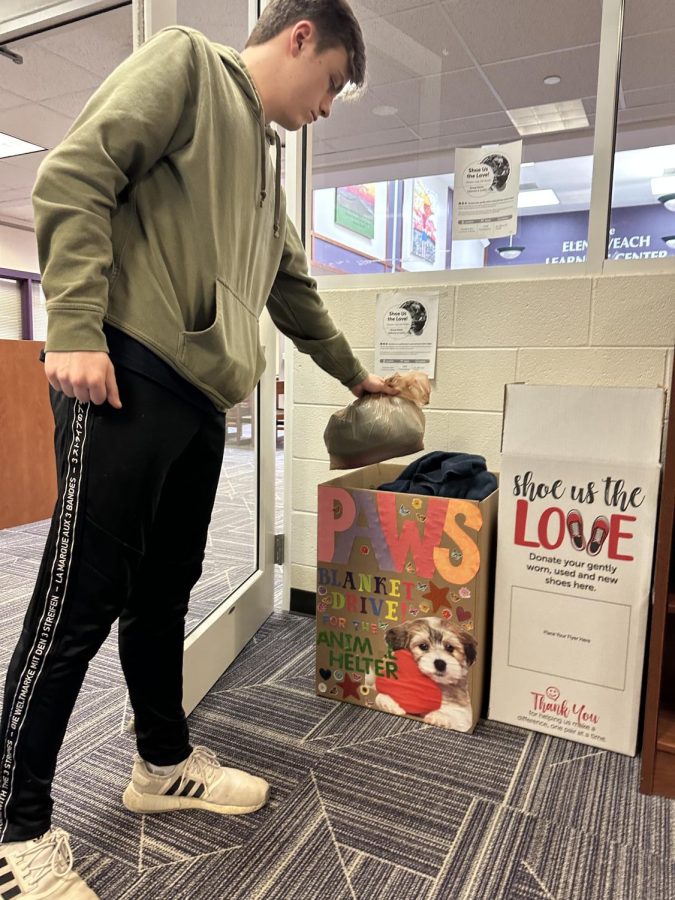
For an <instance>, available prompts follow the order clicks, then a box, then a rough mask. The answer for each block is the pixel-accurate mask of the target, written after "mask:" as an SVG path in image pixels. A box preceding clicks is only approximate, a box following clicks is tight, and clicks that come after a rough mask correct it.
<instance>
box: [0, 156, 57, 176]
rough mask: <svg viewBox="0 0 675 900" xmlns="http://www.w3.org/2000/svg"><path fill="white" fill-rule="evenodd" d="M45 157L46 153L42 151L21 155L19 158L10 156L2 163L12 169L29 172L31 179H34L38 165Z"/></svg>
mask: <svg viewBox="0 0 675 900" xmlns="http://www.w3.org/2000/svg"><path fill="white" fill-rule="evenodd" d="M46 156H47V152H46V151H43V152H42V153H22V154H21V156H11V157H9V158H8V159H6V160H5V161H4V162H5V165H8V166H11V167H12V168H16V169H22V170H24V171H26V172H31V173H32V174H33V177H35V175H36V173H37V170H38V168H39V166H40V163H41V162H42V160H43V159H44V158H45V157H46Z"/></svg>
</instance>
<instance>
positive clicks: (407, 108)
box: [372, 69, 501, 126]
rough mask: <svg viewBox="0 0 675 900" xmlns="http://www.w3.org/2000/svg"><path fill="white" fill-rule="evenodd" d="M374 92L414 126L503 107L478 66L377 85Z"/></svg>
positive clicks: (498, 109) (379, 99) (380, 101)
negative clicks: (478, 69)
mask: <svg viewBox="0 0 675 900" xmlns="http://www.w3.org/2000/svg"><path fill="white" fill-rule="evenodd" d="M372 93H373V95H374V96H375V97H376V98H377V102H378V103H382V104H391V105H392V106H395V107H397V109H398V111H399V112H398V114H399V117H400V118H401V119H402V120H403V121H404V122H405V123H406V124H407V125H412V126H416V125H419V124H422V123H429V122H437V121H441V120H444V119H453V118H462V117H464V116H471V115H480V114H483V113H490V112H498V111H500V110H501V106H500V104H499V101H498V100H497V99H496V97H495V96H494V95H493V94H492V92H491V91H490V90H489V88H488V87H487V85H486V84H485V82H484V81H483V79H482V78H481V76H480V75H479V73H478V71H477V70H476V69H464V70H463V71H461V72H452V73H449V74H447V75H437V76H434V77H432V78H416V79H414V80H412V81H404V82H402V83H401V84H397V85H394V86H381V87H374V88H373V89H372Z"/></svg>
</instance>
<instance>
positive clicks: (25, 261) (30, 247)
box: [0, 225, 40, 272]
mask: <svg viewBox="0 0 675 900" xmlns="http://www.w3.org/2000/svg"><path fill="white" fill-rule="evenodd" d="M0 269H18V270H20V271H22V272H39V271H40V268H39V264H38V252H37V242H36V240H35V233H34V232H33V231H24V230H23V229H21V228H11V227H10V226H9V225H0Z"/></svg>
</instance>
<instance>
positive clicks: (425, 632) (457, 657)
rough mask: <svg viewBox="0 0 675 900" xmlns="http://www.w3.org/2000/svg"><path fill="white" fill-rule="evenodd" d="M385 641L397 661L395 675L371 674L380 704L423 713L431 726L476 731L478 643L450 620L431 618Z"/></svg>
mask: <svg viewBox="0 0 675 900" xmlns="http://www.w3.org/2000/svg"><path fill="white" fill-rule="evenodd" d="M384 637H385V640H386V642H387V644H388V645H389V648H390V653H391V654H392V655H393V657H394V658H395V660H396V663H397V672H396V675H395V677H387V676H377V677H376V676H374V675H369V676H368V677H367V678H366V683H367V684H368V685H369V686H370V687H371V688H373V689H374V690H375V691H376V692H377V694H376V697H375V706H376V708H377V709H381V710H383V711H384V712H389V713H394V714H395V715H399V716H419V717H420V718H421V719H422V720H423V721H424V722H426V723H427V724H429V725H439V726H441V727H443V728H452V729H454V730H455V731H470V730H471V727H472V711H471V698H470V696H469V691H468V675H469V668H470V667H471V666H472V665H473V663H474V662H475V661H476V656H477V647H478V644H477V641H476V639H475V638H474V636H473V635H472V634H471V633H470V632H468V631H465V630H464V629H463V628H459V627H458V626H456V625H454V624H453V623H451V622H450V621H449V620H448V619H442V618H437V617H428V618H421V619H416V620H413V621H406V622H401V623H400V624H399V625H394V626H392V627H390V628H388V629H387V631H386V633H385V636H384Z"/></svg>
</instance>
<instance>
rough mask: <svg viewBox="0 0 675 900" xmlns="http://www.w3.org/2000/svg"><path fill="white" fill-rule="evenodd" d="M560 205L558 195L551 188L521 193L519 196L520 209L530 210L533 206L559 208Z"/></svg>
mask: <svg viewBox="0 0 675 900" xmlns="http://www.w3.org/2000/svg"><path fill="white" fill-rule="evenodd" d="M559 203H560V200H559V199H558V195H557V194H556V192H555V191H552V190H551V189H550V188H544V189H543V190H535V191H520V193H519V194H518V209H530V208H531V207H533V206H557V205H558V204H559Z"/></svg>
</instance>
